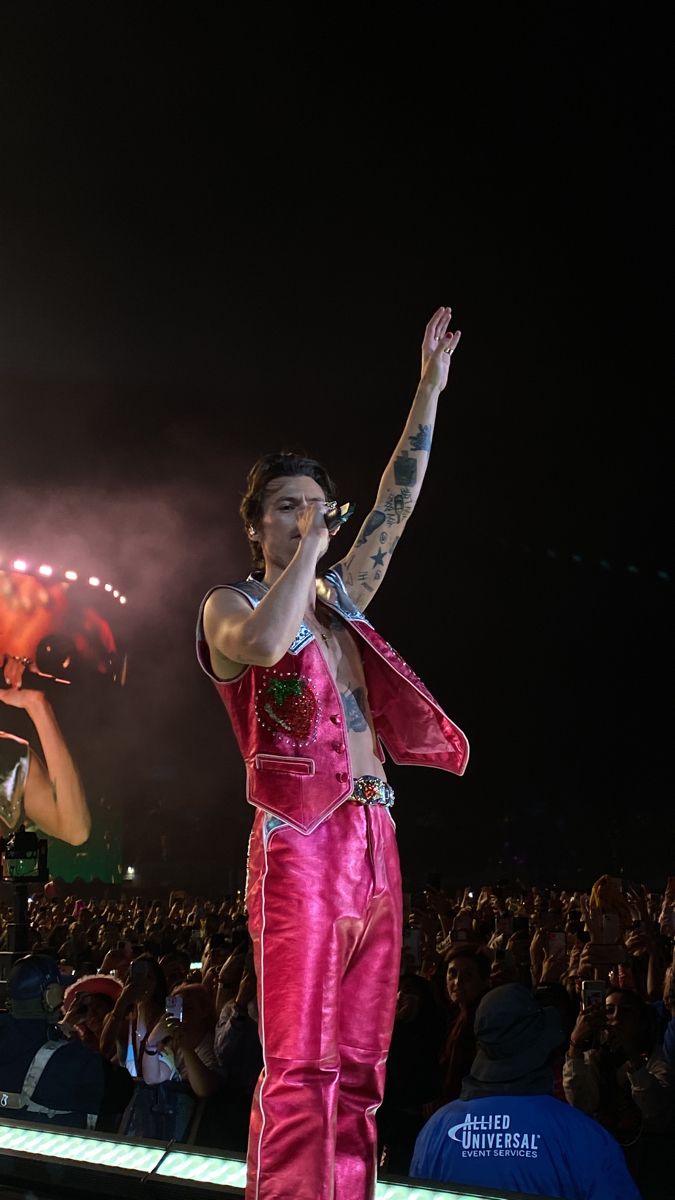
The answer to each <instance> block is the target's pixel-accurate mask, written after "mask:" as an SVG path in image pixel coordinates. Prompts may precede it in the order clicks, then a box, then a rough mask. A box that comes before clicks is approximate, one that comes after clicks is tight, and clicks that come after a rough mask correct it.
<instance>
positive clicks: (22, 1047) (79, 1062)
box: [0, 954, 133, 1133]
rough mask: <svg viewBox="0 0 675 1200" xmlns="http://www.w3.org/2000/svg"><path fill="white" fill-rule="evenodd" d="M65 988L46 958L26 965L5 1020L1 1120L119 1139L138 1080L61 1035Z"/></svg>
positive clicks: (10, 989)
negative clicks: (62, 1127) (121, 1122)
mask: <svg viewBox="0 0 675 1200" xmlns="http://www.w3.org/2000/svg"><path fill="white" fill-rule="evenodd" d="M63 990H64V989H63V983H62V981H61V977H60V974H59V970H58V967H57V964H56V963H55V962H54V960H53V959H52V958H50V957H49V955H46V954H27V955H25V956H24V957H23V958H20V959H18V961H17V962H15V963H14V965H13V966H12V968H11V971H10V972H9V976H8V979H7V1002H6V1003H7V1011H6V1012H0V1116H2V1117H4V1118H7V1117H10V1118H12V1117H13V1118H16V1119H17V1120H19V1121H21V1122H25V1121H37V1122H40V1123H41V1124H51V1125H66V1126H72V1127H75V1128H79V1129H104V1130H105V1131H106V1132H109V1133H110V1132H114V1131H115V1130H116V1128H117V1126H118V1123H119V1119H120V1117H121V1114H122V1113H123V1111H124V1109H125V1108H126V1105H127V1103H128V1101H129V1099H130V1098H131V1094H132V1091H133V1080H132V1079H131V1077H130V1075H129V1074H128V1072H127V1071H126V1070H125V1068H124V1067H119V1066H115V1065H113V1064H112V1063H109V1062H107V1061H106V1059H104V1058H103V1057H102V1056H101V1055H100V1054H98V1053H97V1052H96V1051H95V1050H91V1049H90V1048H89V1047H88V1046H85V1045H84V1044H83V1043H82V1042H81V1041H80V1039H79V1038H78V1037H76V1036H72V1037H67V1036H66V1034H65V1033H64V1031H63V1030H62V1029H61V1028H59V1022H60V1021H61V1019H62V1016H63V1013H62V1005H63Z"/></svg>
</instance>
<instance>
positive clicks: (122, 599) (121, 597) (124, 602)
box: [120, 596, 127, 604]
mask: <svg viewBox="0 0 675 1200" xmlns="http://www.w3.org/2000/svg"><path fill="white" fill-rule="evenodd" d="M126 602H127V598H126V596H120V604H126Z"/></svg>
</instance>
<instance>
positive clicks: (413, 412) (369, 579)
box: [335, 308, 461, 611]
mask: <svg viewBox="0 0 675 1200" xmlns="http://www.w3.org/2000/svg"><path fill="white" fill-rule="evenodd" d="M451 315H452V312H451V309H449V308H439V309H437V311H436V312H435V313H434V315H433V317H432V318H431V320H430V321H429V324H428V325H427V327H426V330H425V333H424V341H423V342H422V371H421V375H420V381H419V384H418V386H417V391H416V392H415V397H414V399H413V402H412V408H411V409H410V412H409V414H408V419H407V421H406V423H405V427H404V429H403V433H402V434H401V438H400V441H399V443H398V445H397V447H396V449H395V450H394V453H393V455H392V457H391V459H390V460H389V463H388V464H387V467H386V469H385V472H384V475H383V476H382V479H381V480H380V486H379V489H378V492H377V497H376V500H375V504H374V505H373V508H372V509H371V511H370V513H369V514H368V516H367V517H366V519H365V521H364V522H363V525H362V526H361V529H360V530H359V534H358V536H357V538H356V541H355V542H354V545H353V546H352V548H351V550H349V552H348V553H347V554H346V555H345V557H344V558H343V559H341V560H340V562H339V563H336V564H335V569H337V570H339V571H340V573H341V575H342V578H343V579H344V582H345V585H346V587H347V591H348V592H349V595H350V596H351V598H352V600H353V601H354V603H355V604H356V605H358V607H359V608H360V609H361V610H362V611H363V610H364V609H365V608H366V607H367V606H368V604H370V601H371V600H372V598H373V596H374V595H375V592H376V591H377V589H378V588H379V586H380V584H381V583H382V580H383V579H384V576H385V573H386V571H387V568H388V566H389V563H390V561H391V556H392V554H393V553H394V550H395V549H396V546H397V545H398V541H399V538H400V536H401V534H402V533H403V530H404V528H405V526H406V524H407V522H408V518H409V517H410V514H411V513H412V510H413V508H414V507H415V504H416V503H417V497H418V496H419V494H420V491H421V489H422V480H423V479H424V476H425V474H426V469H427V464H428V461H429V451H430V450H431V439H432V437H433V432H434V421H435V419H436V407H437V405H438V397H439V396H440V394H441V392H442V391H443V389H444V387H445V385H446V383H447V382H448V372H449V369H450V358H451V356H452V353H453V351H454V350H455V348H456V346H457V344H458V342H459V339H460V336H461V335H460V332H459V330H457V331H456V333H449V332H448V325H449V324H450V317H451Z"/></svg>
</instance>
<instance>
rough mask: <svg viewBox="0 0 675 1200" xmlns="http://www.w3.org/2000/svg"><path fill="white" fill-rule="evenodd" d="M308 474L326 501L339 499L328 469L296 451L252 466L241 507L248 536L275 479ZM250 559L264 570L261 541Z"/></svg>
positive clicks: (280, 453) (268, 457)
mask: <svg viewBox="0 0 675 1200" xmlns="http://www.w3.org/2000/svg"><path fill="white" fill-rule="evenodd" d="M293 475H308V476H309V478H310V479H313V480H314V481H315V483H318V485H319V487H320V488H322V489H323V492H324V495H325V497H326V499H327V500H336V499H337V491H336V488H335V484H334V483H333V480H332V479H331V477H330V475H329V474H328V472H327V470H326V468H325V467H322V466H321V463H320V462H317V460H316V459H315V458H307V456H306V455H304V454H300V453H298V452H296V451H294V450H281V451H276V452H275V453H273V454H263V455H262V457H261V458H259V459H258V461H257V462H255V463H254V464H253V466H252V467H251V470H250V471H249V473H248V475H247V476H246V491H245V492H244V495H243V497H242V501H241V504H240V505H239V513H240V515H241V518H242V520H243V522H244V531H245V533H246V536H247V537H248V531H249V528H250V527H251V526H252V527H253V528H254V529H255V528H256V526H257V525H258V523H259V521H260V520H261V518H262V515H263V508H264V504H265V491H266V489H267V487H268V485H269V484H270V483H271V482H272V480H273V479H279V478H280V477H281V476H293ZM249 545H250V547H251V557H252V558H253V566H254V567H264V565H265V562H264V559H263V555H262V551H261V549H260V545H259V543H258V542H254V541H251V539H250V538H249Z"/></svg>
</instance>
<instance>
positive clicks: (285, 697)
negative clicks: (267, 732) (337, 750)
mask: <svg viewBox="0 0 675 1200" xmlns="http://www.w3.org/2000/svg"><path fill="white" fill-rule="evenodd" d="M258 713H259V715H260V716H261V717H262V714H263V713H264V715H265V717H266V720H263V721H262V723H263V724H264V725H266V726H267V727H268V728H271V729H272V730H273V731H274V732H278V733H282V734H285V735H286V737H290V738H294V739H295V740H296V741H298V742H305V741H307V740H308V739H309V738H310V737H311V736H312V733H313V732H314V728H315V725H316V718H317V713H318V704H317V699H316V696H315V695H314V692H313V691H312V689H311V687H310V686H309V682H308V680H307V679H305V678H304V677H303V676H302V675H274V676H272V677H271V678H268V679H267V680H266V682H265V684H264V686H263V688H262V692H261V693H260V695H259V696H258Z"/></svg>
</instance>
